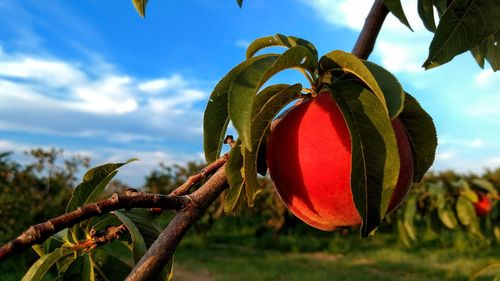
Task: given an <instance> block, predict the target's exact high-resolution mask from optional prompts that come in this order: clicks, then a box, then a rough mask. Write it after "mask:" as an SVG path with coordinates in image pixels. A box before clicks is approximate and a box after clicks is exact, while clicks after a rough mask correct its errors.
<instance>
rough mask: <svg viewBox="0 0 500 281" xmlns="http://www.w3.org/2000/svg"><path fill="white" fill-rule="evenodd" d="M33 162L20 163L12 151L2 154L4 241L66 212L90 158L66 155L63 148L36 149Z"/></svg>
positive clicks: (0, 183)
mask: <svg viewBox="0 0 500 281" xmlns="http://www.w3.org/2000/svg"><path fill="white" fill-rule="evenodd" d="M26 155H27V156H29V162H28V163H27V164H25V165H22V164H19V163H17V162H15V161H13V160H12V159H11V153H10V152H5V153H1V154H0V206H1V207H0V221H2V224H0V243H2V242H4V241H7V240H8V239H12V237H14V236H16V235H18V234H20V233H21V231H23V230H25V229H26V228H27V227H29V226H30V225H33V224H35V223H38V222H41V221H44V220H47V219H49V218H52V217H55V216H57V215H60V214H63V213H64V212H65V208H66V202H67V200H68V199H69V197H70V195H71V192H72V187H73V186H74V185H75V183H76V180H77V175H78V172H79V171H80V169H81V168H88V166H89V159H88V158H87V157H82V156H72V157H64V155H63V151H62V150H56V149H51V150H43V149H33V150H31V151H29V152H26Z"/></svg>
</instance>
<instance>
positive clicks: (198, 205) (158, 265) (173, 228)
mask: <svg viewBox="0 0 500 281" xmlns="http://www.w3.org/2000/svg"><path fill="white" fill-rule="evenodd" d="M224 167H225V165H223V166H222V167H220V168H219V170H218V171H217V172H216V173H215V174H214V175H213V176H212V177H210V179H209V180H208V181H207V182H206V183H205V184H204V185H202V186H201V187H200V188H199V189H197V190H196V191H195V192H193V193H192V194H191V195H190V197H191V199H192V200H193V201H192V202H191V203H190V204H188V206H187V207H186V208H184V209H182V210H181V211H179V212H178V213H177V215H176V216H175V218H174V219H173V220H172V221H171V222H170V224H169V225H168V226H167V227H166V228H165V229H164V230H163V231H162V233H161V234H160V235H159V236H158V238H157V239H156V241H155V242H154V243H153V245H151V247H150V248H149V250H148V251H147V252H146V254H145V255H144V256H143V257H142V258H141V260H140V261H139V263H137V265H136V266H135V268H134V269H133V270H132V272H130V274H129V276H128V277H127V279H126V280H128V281H138V280H151V279H152V278H153V277H154V276H157V275H158V273H159V272H160V271H161V270H162V268H163V266H164V265H165V264H167V262H168V261H169V260H170V259H171V258H172V255H173V253H174V251H175V248H176V247H177V245H178V244H179V242H180V241H181V239H182V238H183V237H184V235H185V234H186V232H187V231H188V229H189V227H190V226H191V225H192V224H193V223H194V222H195V221H196V220H197V219H198V218H200V217H201V216H202V215H203V213H204V212H205V211H206V209H207V208H208V207H209V206H210V205H211V204H212V202H213V201H214V200H215V199H216V198H217V196H218V195H219V194H221V193H222V192H223V191H224V190H225V189H226V188H227V187H228V184H227V180H226V173H225V169H224Z"/></svg>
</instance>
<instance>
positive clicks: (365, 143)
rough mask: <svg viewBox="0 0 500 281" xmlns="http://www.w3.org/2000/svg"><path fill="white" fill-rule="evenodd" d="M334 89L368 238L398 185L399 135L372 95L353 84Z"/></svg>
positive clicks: (353, 186)
mask: <svg viewBox="0 0 500 281" xmlns="http://www.w3.org/2000/svg"><path fill="white" fill-rule="evenodd" d="M331 87H332V88H331V89H332V96H333V98H334V100H335V101H336V102H337V105H338V107H339V108H340V110H341V111H342V114H343V116H344V118H345V120H346V123H347V126H348V128H349V132H350V136H351V144H352V152H351V153H352V156H351V158H352V160H351V163H352V169H351V189H352V194H353V197H354V202H355V204H356V208H357V209H358V212H359V214H360V216H361V218H362V219H363V224H362V226H361V236H363V237H366V236H368V235H369V234H370V233H371V232H372V231H373V230H374V229H375V228H376V227H377V226H378V225H379V224H380V222H381V220H382V218H383V217H384V215H385V213H386V212H387V207H388V205H389V200H390V198H391V196H392V193H393V191H394V188H395V186H396V182H397V179H398V175H399V154H398V146H397V142H396V135H395V133H394V130H393V128H392V125H391V121H390V119H389V116H388V115H387V114H386V112H385V111H384V109H383V108H384V106H383V105H382V103H381V102H380V101H379V100H378V99H377V97H376V96H375V95H373V93H372V92H370V91H368V90H367V89H365V88H363V87H361V86H359V85H358V84H356V83H354V82H340V83H335V84H333V85H331Z"/></svg>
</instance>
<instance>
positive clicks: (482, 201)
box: [474, 193, 493, 217]
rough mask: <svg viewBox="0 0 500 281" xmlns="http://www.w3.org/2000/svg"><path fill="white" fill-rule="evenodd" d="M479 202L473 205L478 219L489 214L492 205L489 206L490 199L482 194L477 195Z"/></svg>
mask: <svg viewBox="0 0 500 281" xmlns="http://www.w3.org/2000/svg"><path fill="white" fill-rule="evenodd" d="M478 197H479V200H478V201H477V202H476V203H474V209H475V210H476V214H477V215H478V216H480V217H484V216H486V215H487V214H489V213H490V212H491V210H492V209H493V205H492V204H491V200H490V198H489V197H488V196H487V195H486V194H484V193H478Z"/></svg>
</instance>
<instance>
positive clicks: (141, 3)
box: [132, 0, 148, 18]
mask: <svg viewBox="0 0 500 281" xmlns="http://www.w3.org/2000/svg"><path fill="white" fill-rule="evenodd" d="M132 3H133V4H134V7H135V9H136V11H137V12H138V13H139V15H140V16H141V17H142V18H144V17H145V16H146V5H147V4H148V0H132Z"/></svg>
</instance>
